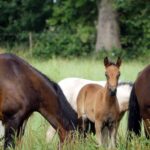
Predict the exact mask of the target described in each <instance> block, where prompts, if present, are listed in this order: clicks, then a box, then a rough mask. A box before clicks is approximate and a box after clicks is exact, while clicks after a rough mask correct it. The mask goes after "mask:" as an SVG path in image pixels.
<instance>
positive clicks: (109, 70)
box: [104, 57, 121, 96]
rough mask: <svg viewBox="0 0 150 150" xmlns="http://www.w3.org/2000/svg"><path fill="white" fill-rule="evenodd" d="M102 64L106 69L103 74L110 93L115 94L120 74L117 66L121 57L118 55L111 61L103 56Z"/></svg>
mask: <svg viewBox="0 0 150 150" xmlns="http://www.w3.org/2000/svg"><path fill="white" fill-rule="evenodd" d="M104 65H105V69H106V72H105V76H106V78H107V84H108V88H109V91H110V95H111V96H115V95H116V91H117V85H118V79H119V76H120V71H119V68H120V65H121V59H120V57H118V60H117V62H116V63H112V62H110V61H109V59H108V58H107V57H105V58H104Z"/></svg>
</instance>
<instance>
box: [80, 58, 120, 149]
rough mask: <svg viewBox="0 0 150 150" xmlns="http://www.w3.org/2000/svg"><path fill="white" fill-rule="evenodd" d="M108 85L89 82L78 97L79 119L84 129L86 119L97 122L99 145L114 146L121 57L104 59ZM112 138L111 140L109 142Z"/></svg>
mask: <svg viewBox="0 0 150 150" xmlns="http://www.w3.org/2000/svg"><path fill="white" fill-rule="evenodd" d="M104 65H105V71H106V72H105V75H106V79H107V82H106V85H105V87H102V86H100V85H98V84H87V85H85V86H84V87H83V88H82V89H81V90H80V92H79V95H78V97H77V113H78V121H79V124H80V123H81V122H82V124H81V125H80V126H81V128H83V130H84V127H85V126H84V125H85V124H84V121H85V119H86V118H87V119H89V120H90V121H92V122H94V123H95V129H96V138H97V141H98V143H99V145H104V146H106V147H108V148H114V147H115V145H116V134H117V129H118V125H119V116H120V115H119V114H120V113H119V104H118V100H117V97H116V92H117V85H118V79H119V76H120V71H119V68H120V65H121V59H120V58H118V60H117V62H116V63H112V62H110V61H109V60H108V58H107V57H106V58H105V59H104ZM109 140H110V142H109Z"/></svg>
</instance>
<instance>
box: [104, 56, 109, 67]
mask: <svg viewBox="0 0 150 150" xmlns="http://www.w3.org/2000/svg"><path fill="white" fill-rule="evenodd" d="M104 65H105V67H108V66H109V60H108V57H105V58H104Z"/></svg>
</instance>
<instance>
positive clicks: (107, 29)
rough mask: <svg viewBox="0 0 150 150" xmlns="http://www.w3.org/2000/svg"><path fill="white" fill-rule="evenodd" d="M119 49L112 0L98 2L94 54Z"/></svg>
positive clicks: (118, 33)
mask: <svg viewBox="0 0 150 150" xmlns="http://www.w3.org/2000/svg"><path fill="white" fill-rule="evenodd" d="M112 48H121V44H120V31H119V25H118V22H117V11H116V10H115V8H114V7H113V0H99V4H98V24H97V39H96V52H98V51H100V50H102V49H104V50H111V49H112Z"/></svg>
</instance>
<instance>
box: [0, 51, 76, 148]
mask: <svg viewBox="0 0 150 150" xmlns="http://www.w3.org/2000/svg"><path fill="white" fill-rule="evenodd" d="M34 111H37V112H39V113H40V114H41V115H42V116H43V117H45V119H46V120H47V121H49V123H50V124H51V125H52V126H53V127H54V128H55V129H58V133H59V136H60V141H61V142H63V141H64V139H65V138H66V137H67V135H68V132H69V131H70V130H74V129H75V127H76V125H77V114H76V113H75V111H74V110H73V109H72V107H71V106H70V104H69V103H68V102H67V100H66V98H65V96H64V94H63V92H62V90H61V89H60V87H59V86H58V85H57V84H56V83H55V82H53V81H51V80H49V79H48V78H47V77H46V76H45V75H43V74H42V73H40V72H39V71H37V70H36V69H35V68H33V67H32V66H30V65H29V64H28V63H27V62H25V61H24V60H22V59H21V58H19V57H17V56H15V55H13V54H1V55H0V120H2V122H3V124H4V125H5V143H4V149H6V148H8V147H9V146H13V147H14V146H15V144H14V140H13V137H14V135H15V133H16V135H17V137H21V135H22V134H23V132H22V131H23V130H24V124H25V122H26V121H27V119H28V118H29V117H30V115H31V114H32V113H33V112H34Z"/></svg>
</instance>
